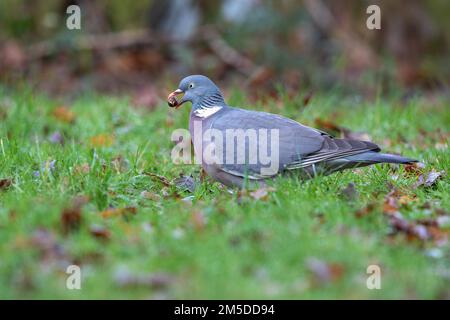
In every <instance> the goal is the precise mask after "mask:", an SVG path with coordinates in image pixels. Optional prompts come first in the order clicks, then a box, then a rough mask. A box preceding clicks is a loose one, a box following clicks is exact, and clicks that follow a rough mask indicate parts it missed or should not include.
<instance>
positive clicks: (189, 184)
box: [173, 175, 196, 193]
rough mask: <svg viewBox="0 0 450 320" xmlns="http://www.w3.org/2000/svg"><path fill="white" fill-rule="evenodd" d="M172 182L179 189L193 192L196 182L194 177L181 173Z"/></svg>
mask: <svg viewBox="0 0 450 320" xmlns="http://www.w3.org/2000/svg"><path fill="white" fill-rule="evenodd" d="M173 183H174V184H175V185H176V187H177V188H178V189H180V190H181V191H188V192H190V193H193V192H194V191H195V188H196V183H195V180H194V177H192V176H185V175H181V176H180V177H179V178H176V179H174V180H173Z"/></svg>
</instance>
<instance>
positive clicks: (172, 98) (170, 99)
mask: <svg viewBox="0 0 450 320" xmlns="http://www.w3.org/2000/svg"><path fill="white" fill-rule="evenodd" d="M182 93H184V91H183V90H181V89H177V90H175V91H174V92H172V93H171V94H169V95H168V96H167V104H168V105H169V107H171V108H177V109H178V108H179V107H180V106H181V105H182V104H183V103H185V102H186V101H185V100H183V99H181V100H180V101H178V100H177V98H176V96H178V95H180V94H182Z"/></svg>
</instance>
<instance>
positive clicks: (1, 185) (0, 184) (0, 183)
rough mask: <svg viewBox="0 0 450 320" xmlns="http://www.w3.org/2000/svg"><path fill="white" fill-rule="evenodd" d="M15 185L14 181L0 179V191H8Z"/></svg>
mask: <svg viewBox="0 0 450 320" xmlns="http://www.w3.org/2000/svg"><path fill="white" fill-rule="evenodd" d="M12 184H13V180H12V179H9V178H3V179H0V190H6V189H8V188H9V187H11V186H12Z"/></svg>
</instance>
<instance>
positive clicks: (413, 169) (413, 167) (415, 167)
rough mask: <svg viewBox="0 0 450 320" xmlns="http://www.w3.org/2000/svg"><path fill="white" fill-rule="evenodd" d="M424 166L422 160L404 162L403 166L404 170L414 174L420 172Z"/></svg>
mask: <svg viewBox="0 0 450 320" xmlns="http://www.w3.org/2000/svg"><path fill="white" fill-rule="evenodd" d="M424 168H425V164H424V163H422V162H414V163H411V164H406V165H405V166H404V169H405V171H406V172H408V173H412V174H416V175H420V174H422V173H423V170H424Z"/></svg>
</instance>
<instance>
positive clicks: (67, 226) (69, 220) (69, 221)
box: [61, 196, 89, 234]
mask: <svg viewBox="0 0 450 320" xmlns="http://www.w3.org/2000/svg"><path fill="white" fill-rule="evenodd" d="M88 201H89V198H88V197H86V196H78V197H75V198H74V199H73V200H72V204H71V205H70V206H69V207H67V208H64V209H63V211H62V213H61V226H62V231H63V233H64V234H68V233H69V232H71V231H76V230H78V229H79V228H80V226H81V223H82V215H81V209H82V207H83V205H85V204H86V203H88Z"/></svg>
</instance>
